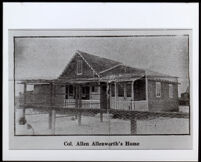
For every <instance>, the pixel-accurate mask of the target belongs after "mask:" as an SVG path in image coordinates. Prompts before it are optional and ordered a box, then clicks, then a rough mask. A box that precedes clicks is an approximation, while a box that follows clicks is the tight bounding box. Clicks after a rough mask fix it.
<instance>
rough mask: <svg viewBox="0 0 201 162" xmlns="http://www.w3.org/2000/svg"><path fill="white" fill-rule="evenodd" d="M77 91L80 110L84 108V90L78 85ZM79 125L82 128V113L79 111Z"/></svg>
mask: <svg viewBox="0 0 201 162" xmlns="http://www.w3.org/2000/svg"><path fill="white" fill-rule="evenodd" d="M77 89H78V109H80V108H81V107H82V101H81V99H82V91H81V90H82V89H81V86H80V85H78V86H77ZM78 125H79V126H80V125H81V111H80V110H78Z"/></svg>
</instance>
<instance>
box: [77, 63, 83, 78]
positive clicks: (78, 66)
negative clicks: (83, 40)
mask: <svg viewBox="0 0 201 162" xmlns="http://www.w3.org/2000/svg"><path fill="white" fill-rule="evenodd" d="M81 74H82V60H77V75H81Z"/></svg>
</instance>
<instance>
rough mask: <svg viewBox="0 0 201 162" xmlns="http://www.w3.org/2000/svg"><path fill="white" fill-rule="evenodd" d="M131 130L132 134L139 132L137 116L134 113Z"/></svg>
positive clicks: (131, 116)
mask: <svg viewBox="0 0 201 162" xmlns="http://www.w3.org/2000/svg"><path fill="white" fill-rule="evenodd" d="M130 131H131V134H137V118H136V114H133V113H132V114H131V115H130Z"/></svg>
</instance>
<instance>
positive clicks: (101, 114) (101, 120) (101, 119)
mask: <svg viewBox="0 0 201 162" xmlns="http://www.w3.org/2000/svg"><path fill="white" fill-rule="evenodd" d="M100 122H103V113H102V112H100Z"/></svg>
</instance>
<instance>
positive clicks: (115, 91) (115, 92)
mask: <svg viewBox="0 0 201 162" xmlns="http://www.w3.org/2000/svg"><path fill="white" fill-rule="evenodd" d="M114 94H115V106H114V107H115V109H117V82H114Z"/></svg>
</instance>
